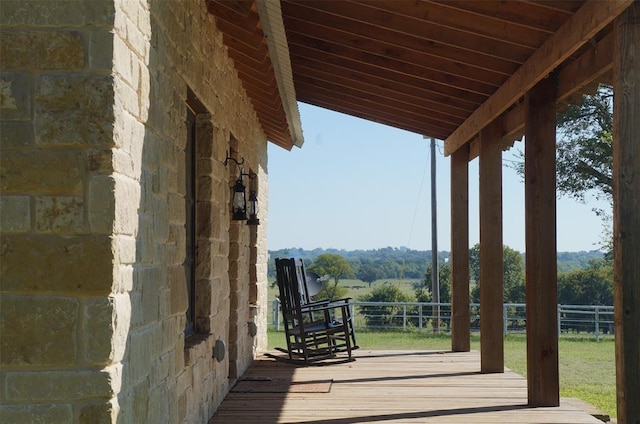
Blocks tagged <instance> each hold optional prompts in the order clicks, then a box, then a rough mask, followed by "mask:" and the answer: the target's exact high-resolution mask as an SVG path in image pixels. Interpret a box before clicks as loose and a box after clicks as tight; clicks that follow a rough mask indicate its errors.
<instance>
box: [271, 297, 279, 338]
mask: <svg viewBox="0 0 640 424" xmlns="http://www.w3.org/2000/svg"><path fill="white" fill-rule="evenodd" d="M271 312H272V313H273V317H272V318H271V320H272V322H273V328H275V330H276V331H280V299H278V298H275V299H274V300H273V303H272V304H271Z"/></svg>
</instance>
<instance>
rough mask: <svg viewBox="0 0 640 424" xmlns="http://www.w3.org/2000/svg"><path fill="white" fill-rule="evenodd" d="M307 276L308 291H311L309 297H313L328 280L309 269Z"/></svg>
mask: <svg viewBox="0 0 640 424" xmlns="http://www.w3.org/2000/svg"><path fill="white" fill-rule="evenodd" d="M305 277H306V280H307V291H308V292H309V297H313V296H315V295H317V294H318V293H320V290H321V289H322V284H323V283H324V282H325V281H326V278H324V277H320V276H319V275H318V274H316V273H315V272H313V271H307V274H306V276H305Z"/></svg>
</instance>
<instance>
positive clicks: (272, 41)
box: [256, 0, 304, 147]
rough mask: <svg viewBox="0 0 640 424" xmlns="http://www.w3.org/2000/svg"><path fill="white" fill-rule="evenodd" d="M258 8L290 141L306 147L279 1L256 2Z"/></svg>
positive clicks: (265, 0) (258, 0) (261, 0)
mask: <svg viewBox="0 0 640 424" xmlns="http://www.w3.org/2000/svg"><path fill="white" fill-rule="evenodd" d="M256 8H257V10H258V16H259V17H260V22H261V23H262V31H263V32H264V35H265V38H266V41H267V47H268V48H269V56H270V57H271V63H272V65H273V70H274V73H275V75H276V83H277V84H278V91H279V92H280V98H281V99H282V105H283V107H284V112H285V115H286V117H287V124H288V125H289V132H290V134H291V140H292V141H293V144H294V145H295V146H298V147H302V144H303V143H304V138H303V135H302V123H301V122H300V111H299V110H298V103H297V101H296V92H295V87H294V85H293V72H292V70H291V58H290V56H289V45H288V43H287V37H286V35H285V31H284V22H283V20H282V9H281V7H280V0H256Z"/></svg>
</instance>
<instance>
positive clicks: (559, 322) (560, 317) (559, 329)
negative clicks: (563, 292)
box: [557, 305, 562, 337]
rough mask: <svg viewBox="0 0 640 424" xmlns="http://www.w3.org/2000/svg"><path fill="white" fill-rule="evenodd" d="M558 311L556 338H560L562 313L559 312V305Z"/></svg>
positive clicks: (558, 306)
mask: <svg viewBox="0 0 640 424" xmlns="http://www.w3.org/2000/svg"><path fill="white" fill-rule="evenodd" d="M557 310H558V337H560V333H561V332H562V311H561V310H560V305H557Z"/></svg>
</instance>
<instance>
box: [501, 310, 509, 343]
mask: <svg viewBox="0 0 640 424" xmlns="http://www.w3.org/2000/svg"><path fill="white" fill-rule="evenodd" d="M502 322H503V325H504V328H503V330H502V331H503V333H504V334H503V335H504V336H505V337H506V336H507V327H508V325H509V324H508V322H507V305H506V304H504V303H503V304H502Z"/></svg>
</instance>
